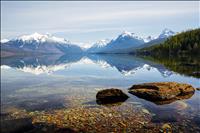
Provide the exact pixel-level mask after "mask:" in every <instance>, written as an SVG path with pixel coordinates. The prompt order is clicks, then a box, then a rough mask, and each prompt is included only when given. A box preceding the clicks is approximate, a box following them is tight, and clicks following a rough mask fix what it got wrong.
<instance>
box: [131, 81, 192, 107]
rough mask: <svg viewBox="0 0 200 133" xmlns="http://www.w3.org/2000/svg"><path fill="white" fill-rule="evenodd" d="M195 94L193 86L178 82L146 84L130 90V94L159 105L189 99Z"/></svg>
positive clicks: (135, 86)
mask: <svg viewBox="0 0 200 133" xmlns="http://www.w3.org/2000/svg"><path fill="white" fill-rule="evenodd" d="M194 92H195V89H194V88H193V87H192V86H191V85H189V84H182V83H176V82H156V83H144V84H138V85H133V86H132V87H131V88H129V93H131V94H133V95H135V96H138V97H140V98H143V99H146V100H149V101H152V102H154V103H158V104H159V103H171V102H173V101H174V100H178V99H187V98H190V97H191V96H192V95H193V94H194Z"/></svg>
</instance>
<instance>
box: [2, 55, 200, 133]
mask: <svg viewBox="0 0 200 133" xmlns="http://www.w3.org/2000/svg"><path fill="white" fill-rule="evenodd" d="M191 61H192V63H191ZM168 62H169V60H168ZM175 62H178V61H176V60H175ZM185 62H187V63H186V64H185V66H184V65H181V66H180V67H181V71H180V69H177V68H178V66H175V68H176V69H173V68H172V67H169V66H167V65H166V63H162V62H158V61H156V60H152V59H151V60H150V59H147V58H140V57H136V56H131V55H108V54H105V55H103V54H102V55H101V54H100V55H95V54H91V55H41V56H37V57H31V56H27V57H9V58H2V59H1V115H5V114H6V117H5V119H3V120H7V119H9V120H10V119H14V118H15V119H18V118H24V117H30V116H27V114H30V113H35V112H37V113H38V112H39V114H38V116H39V115H42V113H44V114H45V115H51V114H52V111H58V112H59V111H60V113H63V112H62V111H63V110H69V109H76V108H77V109H78V110H81V109H79V108H80V107H81V108H84V109H85V108H102V109H103V111H105V110H106V111H108V112H109V111H110V110H111V109H112V110H115V111H116V110H117V112H118V113H122V114H121V116H120V117H122V119H123V118H124V119H125V118H126V117H127V119H128V118H132V117H137V116H132V115H133V113H136V112H137V113H138V112H139V113H141V120H138V121H139V122H140V124H141V123H142V122H144V121H145V119H147V118H148V120H149V123H147V125H150V124H153V126H154V127H155V128H152V129H148V130H152V131H153V130H155V131H157V128H158V129H159V128H161V126H162V124H165V123H170V124H171V126H172V127H173V131H177V132H179V131H182V132H188V131H200V127H199V125H200V114H199V112H200V103H199V101H200V91H196V92H195V94H194V95H193V96H192V97H191V98H189V99H184V100H179V101H174V102H172V103H169V104H163V105H156V104H155V103H152V102H150V101H146V100H144V99H140V98H137V97H135V96H134V95H131V94H128V92H127V89H128V88H129V87H131V86H132V85H133V84H138V83H146V82H163V81H173V82H180V83H188V84H191V85H192V86H193V87H200V78H199V76H198V73H199V66H198V64H195V63H194V61H193V60H187V61H185ZM161 63H162V64H161ZM168 64H169V63H168ZM176 64H177V63H176ZM188 64H192V65H189V67H188ZM170 66H173V62H172V64H171V65H170ZM183 70H184V71H183ZM187 72H190V73H189V74H188V73H187ZM105 88H120V89H122V90H123V91H124V92H125V93H126V94H128V95H129V96H130V98H129V99H128V100H127V101H125V102H124V103H121V104H119V105H114V106H112V107H105V106H101V105H98V104H97V103H96V93H97V92H98V91H99V90H101V89H105ZM113 108H114V109H113ZM107 109H108V110H107ZM126 110H131V111H132V112H131V111H130V112H129V113H126V115H123V113H124V111H126ZM92 111H93V110H92ZM106 111H105V112H106ZM16 112H17V113H16ZM53 113H54V116H56V115H57V114H56V113H55V112H53ZM109 114H110V113H109ZM7 115H8V116H7ZM139 116H140V115H139V114H138V118H140V117H139ZM142 116H145V118H143V117H142ZM35 119H36V118H35ZM32 120H34V118H32ZM37 120H38V121H40V118H38V119H36V121H37ZM142 120H143V121H142ZM63 121H64V120H61V122H63ZM122 121H123V120H122ZM40 122H41V121H40ZM45 122H46V121H44V123H45ZM126 122H127V121H125V120H124V123H126ZM54 124H55V123H54ZM133 124H134V123H133ZM142 124H143V123H142ZM58 125H59V124H58ZM63 125H64V124H63ZM108 125H109V123H108ZM127 125H128V127H127V128H126V129H127V131H128V132H131V131H132V130H134V131H137V130H135V129H131V126H132V125H131V123H128V124H127ZM68 126H69V125H68ZM70 126H71V127H70V128H72V129H73V126H72V125H70ZM106 126H107V125H106ZM114 126H115V125H114ZM143 126H144V125H143ZM11 128H12V127H11ZM77 128H79V127H77ZM93 128H94V127H91V129H84V130H85V131H91V132H92V130H95V129H93ZM129 128H130V129H129ZM137 128H138V129H141V130H138V131H143V129H144V127H136V129H137ZM114 129H115V128H114V127H110V129H105V131H114ZM73 130H74V129H73ZM116 130H118V128H116ZM119 130H121V129H120V128H119ZM102 131H103V130H102Z"/></svg>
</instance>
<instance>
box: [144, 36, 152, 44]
mask: <svg viewBox="0 0 200 133" xmlns="http://www.w3.org/2000/svg"><path fill="white" fill-rule="evenodd" d="M153 39H154V38H153V37H152V36H148V37H146V38H143V40H144V42H145V43H148V42H150V41H152V40H153Z"/></svg>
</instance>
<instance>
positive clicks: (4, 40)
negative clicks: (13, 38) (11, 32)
mask: <svg viewBox="0 0 200 133" xmlns="http://www.w3.org/2000/svg"><path fill="white" fill-rule="evenodd" d="M8 41H9V40H8V39H2V40H1V43H6V42H8Z"/></svg>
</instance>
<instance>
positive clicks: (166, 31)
mask: <svg viewBox="0 0 200 133" xmlns="http://www.w3.org/2000/svg"><path fill="white" fill-rule="evenodd" d="M175 34H176V33H175V32H174V31H172V30H170V29H167V28H165V29H164V30H163V31H162V32H161V34H160V35H159V36H158V38H168V37H171V36H174V35H175Z"/></svg>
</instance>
